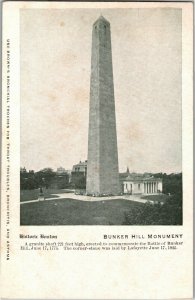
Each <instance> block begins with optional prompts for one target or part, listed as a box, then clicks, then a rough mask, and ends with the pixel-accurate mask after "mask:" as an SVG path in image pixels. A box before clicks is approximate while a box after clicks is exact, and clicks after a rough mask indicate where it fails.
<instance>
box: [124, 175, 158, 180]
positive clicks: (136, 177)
mask: <svg viewBox="0 0 195 300" xmlns="http://www.w3.org/2000/svg"><path fill="white" fill-rule="evenodd" d="M122 180H123V181H140V182H142V181H162V179H161V178H156V177H154V176H150V177H149V176H144V175H137V174H129V175H128V176H127V177H126V178H123V179H122Z"/></svg>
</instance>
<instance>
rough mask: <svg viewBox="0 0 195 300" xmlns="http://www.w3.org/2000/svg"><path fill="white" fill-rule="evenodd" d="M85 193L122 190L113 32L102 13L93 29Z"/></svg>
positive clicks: (113, 192) (95, 193)
mask: <svg viewBox="0 0 195 300" xmlns="http://www.w3.org/2000/svg"><path fill="white" fill-rule="evenodd" d="M86 193H87V194H88V195H94V196H101V195H117V194H120V184H119V170H118V150H117V135H116V117H115V100H114V83H113V69H112V49H111V32H110V23H109V22H108V21H107V20H106V19H105V18H104V17H103V16H100V17H99V18H98V20H97V21H96V22H95V23H94V24H93V31H92V55H91V82H90V108H89V133H88V163H87V186H86Z"/></svg>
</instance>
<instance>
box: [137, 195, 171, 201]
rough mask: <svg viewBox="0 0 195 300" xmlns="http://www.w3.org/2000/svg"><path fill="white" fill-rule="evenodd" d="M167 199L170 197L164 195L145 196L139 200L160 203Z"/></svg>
mask: <svg viewBox="0 0 195 300" xmlns="http://www.w3.org/2000/svg"><path fill="white" fill-rule="evenodd" d="M169 198H170V196H168V195H165V194H159V195H147V196H143V197H141V199H145V200H147V199H148V200H152V201H162V202H165V201H166V200H167V199H169Z"/></svg>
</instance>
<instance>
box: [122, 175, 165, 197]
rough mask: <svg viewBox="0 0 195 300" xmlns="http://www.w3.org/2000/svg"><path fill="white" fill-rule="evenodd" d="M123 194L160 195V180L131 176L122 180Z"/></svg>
mask: <svg viewBox="0 0 195 300" xmlns="http://www.w3.org/2000/svg"><path fill="white" fill-rule="evenodd" d="M122 185H123V193H124V194H159V193H162V179H160V178H154V177H153V176H152V177H148V178H147V177H144V176H132V175H129V176H128V177H126V178H124V179H123V183H122Z"/></svg>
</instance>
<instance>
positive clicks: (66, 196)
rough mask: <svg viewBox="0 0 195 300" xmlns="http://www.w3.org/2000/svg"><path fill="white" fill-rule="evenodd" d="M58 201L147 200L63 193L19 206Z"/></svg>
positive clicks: (24, 202)
mask: <svg viewBox="0 0 195 300" xmlns="http://www.w3.org/2000/svg"><path fill="white" fill-rule="evenodd" d="M60 199H73V200H80V201H89V202H92V201H93V202H95V201H104V200H115V199H123V200H131V201H136V202H141V203H146V202H147V201H148V200H146V199H141V195H140V196H139V195H121V196H110V197H91V196H85V195H75V194H74V193H63V194H57V195H54V197H53V198H46V199H45V200H38V199H36V200H29V201H22V202H20V204H28V203H33V202H43V201H52V200H60Z"/></svg>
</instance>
